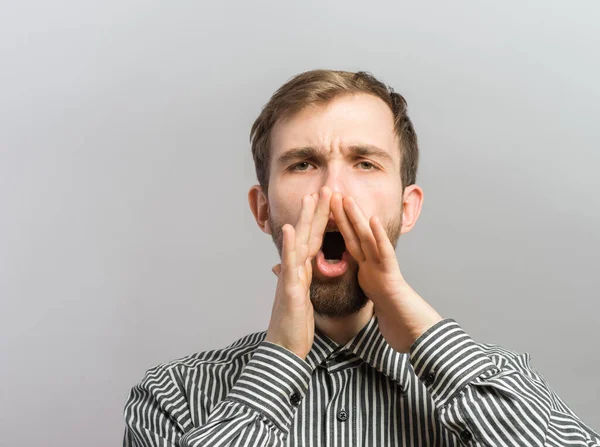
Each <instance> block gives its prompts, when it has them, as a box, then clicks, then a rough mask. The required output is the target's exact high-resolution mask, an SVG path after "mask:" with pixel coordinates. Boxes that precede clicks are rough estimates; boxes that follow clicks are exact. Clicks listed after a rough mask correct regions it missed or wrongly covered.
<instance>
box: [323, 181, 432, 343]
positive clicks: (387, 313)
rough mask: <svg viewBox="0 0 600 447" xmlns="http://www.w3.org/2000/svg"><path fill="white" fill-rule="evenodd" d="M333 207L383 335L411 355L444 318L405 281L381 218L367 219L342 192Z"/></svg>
mask: <svg viewBox="0 0 600 447" xmlns="http://www.w3.org/2000/svg"><path fill="white" fill-rule="evenodd" d="M331 208H332V212H333V217H334V219H335V221H336V223H337V225H338V228H339V230H340V232H341V233H342V236H343V237H344V241H345V243H346V249H347V250H348V252H349V253H350V254H351V255H352V257H353V258H354V259H355V260H356V261H357V263H358V283H359V285H360V287H361V288H362V289H363V291H364V292H365V295H367V297H368V298H369V299H370V300H371V301H373V307H374V312H375V315H376V316H377V319H378V323H379V329H380V330H381V333H382V335H383V336H384V338H385V339H386V341H387V342H388V343H389V344H390V346H391V347H392V348H393V349H394V350H396V351H398V352H409V350H410V347H411V346H412V344H413V343H414V342H415V340H416V339H417V338H418V337H419V336H420V335H421V334H423V332H425V331H426V330H427V329H429V328H430V327H431V326H433V325H434V324H435V323H437V322H438V321H441V320H442V317H441V316H440V315H439V314H438V313H437V312H436V311H435V310H434V309H433V307H431V306H430V305H429V304H428V303H427V302H426V301H425V300H423V298H421V297H420V296H419V295H418V294H417V293H416V292H415V291H414V290H413V289H412V288H411V287H410V286H409V285H408V283H407V282H406V281H405V280H404V277H403V276H402V273H401V272H400V266H399V265H398V259H397V258H396V251H395V250H394V246H393V245H392V243H391V241H390V239H389V237H388V235H387V233H386V231H385V229H384V227H383V225H382V223H381V221H380V220H379V218H378V217H376V216H371V218H367V216H366V215H365V213H364V212H363V210H362V208H360V206H359V205H358V203H356V201H355V200H354V199H353V198H352V197H350V196H346V197H344V198H342V196H341V195H340V194H338V193H335V194H333V196H332V198H331Z"/></svg>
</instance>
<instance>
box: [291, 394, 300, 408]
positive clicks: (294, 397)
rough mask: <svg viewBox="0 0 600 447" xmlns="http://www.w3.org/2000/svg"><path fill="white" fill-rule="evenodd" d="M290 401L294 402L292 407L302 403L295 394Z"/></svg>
mask: <svg viewBox="0 0 600 447" xmlns="http://www.w3.org/2000/svg"><path fill="white" fill-rule="evenodd" d="M290 401H291V402H292V405H298V404H299V403H300V396H298V394H296V393H294V394H292V395H291V396H290Z"/></svg>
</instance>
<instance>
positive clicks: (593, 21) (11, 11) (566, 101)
mask: <svg viewBox="0 0 600 447" xmlns="http://www.w3.org/2000/svg"><path fill="white" fill-rule="evenodd" d="M415 3H416V2H415ZM599 19H600V3H598V2H591V1H590V2H587V3H586V2H567V1H564V2H549V1H532V2H522V1H519V2H516V1H512V2H507V1H504V2H502V4H500V2H496V3H495V4H492V3H491V2H486V4H485V5H483V4H480V3H479V2H475V1H472V2H466V1H463V2H452V3H451V4H450V2H448V3H445V2H434V3H431V2H428V3H426V4H420V5H415V4H411V5H409V4H408V3H401V2H396V1H395V2H389V3H377V2H375V3H371V4H370V5H367V3H366V2H358V1H352V2H348V1H345V2H339V3H330V2H316V1H304V2H294V3H287V4H284V2H257V1H252V2H241V1H240V2H235V3H232V2H218V4H217V2H214V3H202V2H198V1H187V2H163V3H160V2H150V1H114V0H113V1H103V2H85V1H68V2H67V1H58V0H57V1H54V2H42V1H37V2H33V1H23V0H21V1H12V2H2V5H1V10H0V51H1V64H2V66H1V69H0V97H1V100H0V114H1V115H0V119H1V121H0V123H1V124H0V126H1V127H0V205H1V210H0V297H1V304H2V308H1V309H2V310H1V312H0V336H1V352H0V368H1V369H0V396H1V398H0V422H1V432H2V445H7V446H8V445H17V444H19V445H61V446H76V445H77V446H78V445H81V443H82V440H83V439H85V445H87V446H107V445H119V444H120V442H121V437H122V433H123V427H124V423H123V415H122V413H123V407H124V404H125V401H126V398H127V396H128V394H129V390H130V389H131V387H132V386H133V385H134V384H135V383H137V382H139V381H140V380H141V379H142V377H143V375H144V373H145V371H146V370H147V369H148V368H150V367H152V366H154V365H156V364H158V363H162V362H165V361H168V360H172V359H175V358H179V357H183V356H185V355H188V354H191V353H194V352H199V351H203V350H206V349H213V348H218V347H224V346H226V345H228V344H230V343H232V342H233V341H234V340H236V339H237V338H239V337H241V336H243V335H246V334H248V333H250V332H256V331H262V330H266V328H267V326H268V321H269V317H270V311H271V305H272V299H273V296H274V290H275V277H274V275H273V273H271V270H270V269H271V267H272V266H273V265H274V264H276V263H277V262H278V257H277V251H276V249H275V246H274V245H273V243H272V241H271V238H270V236H268V235H265V234H263V233H262V232H261V231H260V230H259V228H258V227H257V225H256V223H255V221H254V219H253V217H252V214H251V212H250V210H249V207H248V203H247V198H246V194H247V191H248V188H249V187H250V186H251V185H252V184H254V183H256V178H255V173H254V166H253V163H252V158H251V154H250V146H249V143H248V132H249V129H250V126H251V124H252V122H253V120H254V119H255V117H256V116H257V115H258V113H259V112H260V108H261V107H262V106H263V105H264V104H265V103H266V101H267V100H268V98H269V96H270V95H271V93H272V92H273V91H274V90H275V89H276V88H277V87H279V86H280V85H281V84H282V83H284V82H285V81H286V80H288V79H289V78H290V77H291V76H293V75H294V74H296V73H298V72H301V71H305V70H309V69H313V68H336V69H348V70H361V69H362V70H367V71H371V72H372V73H373V74H374V75H376V76H378V77H380V78H381V79H382V80H384V81H385V82H387V83H389V84H391V85H392V86H393V87H394V88H395V89H396V91H399V92H401V93H402V94H403V95H405V97H406V98H407V100H408V103H409V112H410V114H411V117H412V118H413V121H414V124H415V126H416V129H417V133H418V135H419V137H420V143H421V157H422V158H421V165H420V169H419V173H418V177H417V183H418V184H419V185H420V186H421V187H422V188H423V189H424V192H425V200H424V206H423V210H422V213H421V216H420V219H419V222H418V223H417V226H416V227H415V228H414V230H413V231H412V232H411V233H409V234H407V235H405V236H403V237H402V238H401V239H400V242H399V245H398V250H397V253H398V257H399V260H400V266H401V268H402V271H403V273H404V276H405V278H406V279H407V280H408V281H409V283H410V284H411V285H412V287H414V288H415V289H416V290H417V291H418V292H419V293H420V294H421V296H423V297H424V298H425V299H426V300H427V301H428V302H429V303H431V304H432V305H433V306H434V308H435V309H437V311H438V312H439V313H440V314H441V315H442V316H444V317H451V318H454V319H456V320H457V321H458V322H459V323H460V324H461V325H462V326H463V327H464V328H465V329H466V330H467V332H468V333H470V334H471V335H472V336H473V338H474V339H475V340H476V341H479V342H485V343H495V344H499V345H502V346H504V347H506V348H509V349H512V350H515V351H518V352H529V353H530V354H531V356H532V365H533V366H534V367H535V368H536V369H538V371H540V372H541V373H542V375H543V376H544V377H545V378H546V379H547V380H548V382H549V383H550V384H551V386H552V387H553V388H554V389H555V390H556V392H557V393H558V394H559V395H560V396H561V397H562V398H563V399H564V400H565V401H566V402H567V404H568V405H570V406H571V408H572V409H573V410H574V411H575V412H576V413H577V414H578V415H579V416H580V417H581V418H582V419H583V420H584V421H585V422H586V423H588V425H590V426H591V427H592V428H594V429H596V430H598V429H600V412H598V410H597V407H598V399H599V397H600V386H599V384H598V369H599V367H600V361H599V360H598V354H597V353H598V348H599V346H600V345H599V342H598V324H597V321H598V312H599V306H598V298H599V293H598V289H599V286H600V284H599V280H598V277H599V275H598V271H597V270H598V267H599V265H600V262H599V256H598V250H599V249H600V240H599V237H598V232H597V229H598V227H599V226H600V212H599V211H598V208H599V207H598V193H597V191H598V188H599V187H600V181H599V176H598V169H599V162H600V152H599V151H598V142H599V141H600V131H599V127H598V117H599V105H598V104H599V99H600V94H599V93H600V89H599V86H598V79H600V63H599V58H598V54H599V52H600V45H599V43H600V42H599V41H600V29H599V27H598V23H599Z"/></svg>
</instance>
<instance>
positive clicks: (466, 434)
mask: <svg viewBox="0 0 600 447" xmlns="http://www.w3.org/2000/svg"><path fill="white" fill-rule="evenodd" d="M472 438H473V435H471V432H470V431H469V430H463V431H461V432H460V440H461V441H463V442H469V441H470V440H471V439H472Z"/></svg>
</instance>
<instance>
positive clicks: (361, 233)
mask: <svg viewBox="0 0 600 447" xmlns="http://www.w3.org/2000/svg"><path fill="white" fill-rule="evenodd" d="M343 202H344V209H345V210H346V214H348V217H349V218H350V222H352V226H353V227H354V230H355V231H356V234H357V235H358V238H359V239H360V246H361V247H362V250H363V252H364V254H365V257H366V259H373V260H375V261H377V262H379V252H378V249H377V241H376V240H375V236H374V235H373V232H372V231H371V228H370V227H369V219H368V218H367V216H366V215H365V213H364V212H363V210H362V209H361V208H360V206H359V205H358V203H356V200H354V199H353V198H352V197H351V196H346V197H344V199H343Z"/></svg>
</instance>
